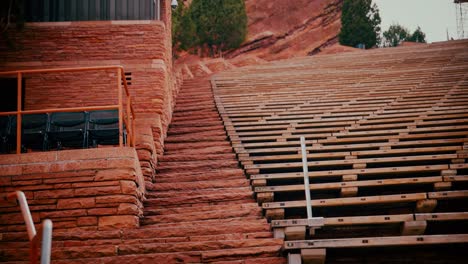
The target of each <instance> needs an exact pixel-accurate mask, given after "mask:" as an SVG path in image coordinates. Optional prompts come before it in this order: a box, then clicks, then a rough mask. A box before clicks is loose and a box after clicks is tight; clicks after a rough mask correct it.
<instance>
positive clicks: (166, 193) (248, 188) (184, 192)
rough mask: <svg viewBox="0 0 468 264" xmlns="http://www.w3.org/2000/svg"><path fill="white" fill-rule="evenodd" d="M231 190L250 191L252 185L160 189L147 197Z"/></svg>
mask: <svg viewBox="0 0 468 264" xmlns="http://www.w3.org/2000/svg"><path fill="white" fill-rule="evenodd" d="M231 191H238V192H241V191H244V192H250V191H251V187H250V186H248V185H246V186H243V187H238V186H235V187H224V186H223V187H217V188H206V189H196V190H192V189H185V190H176V191H173V190H170V191H158V192H150V193H148V194H147V195H146V198H147V199H154V198H155V199H157V198H171V197H177V196H185V197H194V196H200V195H215V194H218V193H219V192H231Z"/></svg>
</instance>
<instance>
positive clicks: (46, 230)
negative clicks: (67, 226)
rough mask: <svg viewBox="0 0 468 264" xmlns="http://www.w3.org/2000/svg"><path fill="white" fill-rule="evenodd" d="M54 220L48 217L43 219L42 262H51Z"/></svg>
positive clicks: (45, 263) (43, 263) (44, 263)
mask: <svg viewBox="0 0 468 264" xmlns="http://www.w3.org/2000/svg"><path fill="white" fill-rule="evenodd" d="M52 227H53V225H52V221H51V220H49V219H46V220H44V221H42V248H41V264H50V256H51V251H52Z"/></svg>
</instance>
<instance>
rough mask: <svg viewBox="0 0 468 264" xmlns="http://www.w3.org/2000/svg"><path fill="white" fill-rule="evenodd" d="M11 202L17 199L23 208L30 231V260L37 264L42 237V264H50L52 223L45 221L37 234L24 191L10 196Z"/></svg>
mask: <svg viewBox="0 0 468 264" xmlns="http://www.w3.org/2000/svg"><path fill="white" fill-rule="evenodd" d="M8 199H9V200H13V199H16V200H18V204H19V206H20V208H21V214H22V215H23V218H24V222H25V224H26V229H27V231H28V237H29V241H30V260H31V263H37V259H38V255H37V254H38V248H39V239H40V238H41V237H42V241H41V242H42V243H41V244H42V248H41V262H40V263H41V264H50V256H51V251H52V228H53V225H52V221H51V220H49V219H45V220H44V221H42V225H41V228H40V229H39V232H36V228H35V227H34V221H33V219H32V216H31V211H29V206H28V201H27V200H26V195H24V193H23V192H22V191H16V192H14V193H11V194H9V195H8Z"/></svg>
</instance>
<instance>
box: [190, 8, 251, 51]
mask: <svg viewBox="0 0 468 264" xmlns="http://www.w3.org/2000/svg"><path fill="white" fill-rule="evenodd" d="M190 14H191V18H192V21H193V23H194V24H195V27H196V32H197V36H198V42H199V45H200V46H202V47H203V46H204V45H206V46H208V48H209V49H210V51H211V54H215V53H217V52H219V53H221V52H222V51H224V50H227V49H232V48H237V47H239V46H240V45H241V44H242V42H243V41H244V40H245V37H246V35H247V14H246V10H245V3H244V0H222V1H214V0H194V1H193V2H192V5H191V7H190Z"/></svg>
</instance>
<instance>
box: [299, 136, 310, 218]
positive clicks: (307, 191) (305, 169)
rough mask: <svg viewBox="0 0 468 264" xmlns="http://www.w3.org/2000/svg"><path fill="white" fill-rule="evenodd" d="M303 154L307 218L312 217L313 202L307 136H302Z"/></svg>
mask: <svg viewBox="0 0 468 264" xmlns="http://www.w3.org/2000/svg"><path fill="white" fill-rule="evenodd" d="M301 154H302V170H303V172H304V190H305V196H306V203H307V219H309V220H310V219H312V218H313V216H312V203H311V201H310V186H309V167H308V164H307V151H306V144H305V137H304V136H301Z"/></svg>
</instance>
